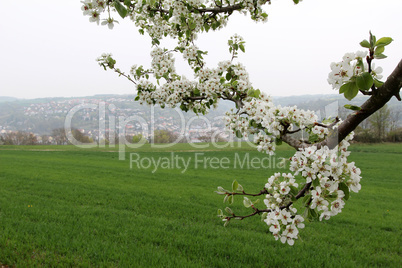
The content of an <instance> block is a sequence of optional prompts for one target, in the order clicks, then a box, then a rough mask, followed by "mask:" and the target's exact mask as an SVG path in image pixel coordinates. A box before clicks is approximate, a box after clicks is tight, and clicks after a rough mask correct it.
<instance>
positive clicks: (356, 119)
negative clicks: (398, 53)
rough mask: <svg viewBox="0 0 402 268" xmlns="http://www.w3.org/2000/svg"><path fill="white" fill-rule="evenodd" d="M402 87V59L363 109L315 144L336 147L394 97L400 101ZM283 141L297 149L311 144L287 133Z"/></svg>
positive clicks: (364, 104)
mask: <svg viewBox="0 0 402 268" xmlns="http://www.w3.org/2000/svg"><path fill="white" fill-rule="evenodd" d="M401 88H402V60H400V61H399V63H398V65H397V66H396V68H395V69H394V71H393V72H392V73H391V74H390V75H389V76H388V78H387V81H385V83H384V84H383V85H382V86H381V87H379V88H378V89H377V90H376V91H375V92H373V94H372V95H371V97H370V98H369V99H368V100H367V101H366V102H364V103H363V105H362V106H361V110H360V111H357V112H356V113H353V114H351V115H349V116H348V117H347V118H346V119H345V121H343V122H342V123H341V124H340V125H339V127H338V128H337V129H334V130H331V131H330V132H329V134H328V137H327V138H326V139H325V140H324V141H322V142H319V143H316V144H314V145H316V146H317V148H318V149H319V148H321V147H322V146H328V147H329V148H331V149H332V148H334V147H336V146H337V145H338V144H339V143H340V142H341V141H342V140H343V139H345V138H346V136H347V135H349V134H350V133H351V132H352V131H353V130H355V129H356V127H357V126H358V125H359V124H360V123H361V122H363V120H365V119H366V118H367V117H369V116H370V115H372V114H373V113H375V112H376V111H378V110H379V109H381V108H382V107H383V106H384V105H385V104H386V103H387V102H388V101H389V100H390V99H391V98H392V97H394V96H395V97H396V98H397V99H398V100H399V101H400V95H399V93H400V90H401ZM281 139H282V141H284V142H286V143H287V144H289V145H290V146H292V147H294V148H295V149H300V148H307V147H310V146H311V144H308V143H306V142H303V141H300V140H297V139H295V138H293V137H291V136H290V135H287V133H285V134H284V135H282V136H281Z"/></svg>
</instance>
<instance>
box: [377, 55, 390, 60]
mask: <svg viewBox="0 0 402 268" xmlns="http://www.w3.org/2000/svg"><path fill="white" fill-rule="evenodd" d="M386 57H387V56H385V55H384V54H378V55H374V58H376V59H378V60H381V59H385V58H386Z"/></svg>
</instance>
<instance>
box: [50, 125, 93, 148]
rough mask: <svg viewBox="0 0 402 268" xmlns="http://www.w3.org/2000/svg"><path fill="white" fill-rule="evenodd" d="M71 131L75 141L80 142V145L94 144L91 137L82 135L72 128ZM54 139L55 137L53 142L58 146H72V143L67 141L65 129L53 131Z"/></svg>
mask: <svg viewBox="0 0 402 268" xmlns="http://www.w3.org/2000/svg"><path fill="white" fill-rule="evenodd" d="M70 131H71V133H72V135H73V137H74V139H75V140H76V141H78V142H80V143H91V142H93V140H92V138H90V137H89V136H87V135H85V134H84V133H82V132H81V131H79V130H78V129H76V128H72V129H71V130H70ZM52 137H53V141H54V142H55V143H56V144H57V145H65V144H71V141H69V140H68V139H67V136H66V130H65V129H64V128H56V129H53V130H52ZM73 144H74V143H73Z"/></svg>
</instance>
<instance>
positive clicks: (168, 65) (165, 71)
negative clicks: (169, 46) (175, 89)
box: [151, 47, 176, 79]
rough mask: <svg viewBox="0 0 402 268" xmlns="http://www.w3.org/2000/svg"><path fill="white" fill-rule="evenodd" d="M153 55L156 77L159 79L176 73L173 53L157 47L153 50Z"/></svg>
mask: <svg viewBox="0 0 402 268" xmlns="http://www.w3.org/2000/svg"><path fill="white" fill-rule="evenodd" d="M151 57H152V62H151V66H152V69H153V71H154V75H155V78H156V79H159V78H161V77H163V76H164V75H166V76H170V75H174V74H176V69H175V66H174V58H173V53H170V52H167V50H166V49H162V48H160V47H155V48H154V49H153V50H152V51H151Z"/></svg>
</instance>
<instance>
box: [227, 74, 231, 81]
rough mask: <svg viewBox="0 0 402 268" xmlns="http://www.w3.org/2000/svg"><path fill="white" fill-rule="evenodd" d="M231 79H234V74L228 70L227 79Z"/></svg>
mask: <svg viewBox="0 0 402 268" xmlns="http://www.w3.org/2000/svg"><path fill="white" fill-rule="evenodd" d="M230 79H232V74H231V73H230V72H228V73H227V74H226V80H227V81H229V80H230Z"/></svg>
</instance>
